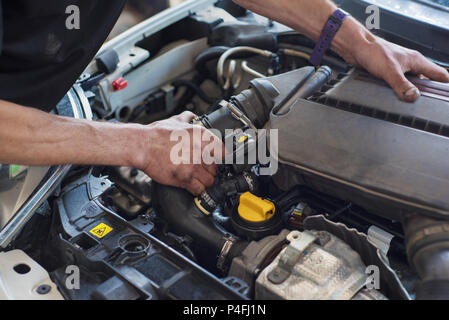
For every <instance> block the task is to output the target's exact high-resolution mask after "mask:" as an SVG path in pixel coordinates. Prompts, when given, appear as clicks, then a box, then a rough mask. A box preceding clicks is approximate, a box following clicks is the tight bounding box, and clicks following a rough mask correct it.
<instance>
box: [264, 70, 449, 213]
mask: <svg viewBox="0 0 449 320" xmlns="http://www.w3.org/2000/svg"><path fill="white" fill-rule="evenodd" d="M414 81H415V82H416V84H417V86H418V87H419V88H420V89H421V91H422V96H421V97H420V98H419V99H418V101H416V102H415V103H406V102H402V101H399V100H398V98H397V97H396V95H395V93H394V92H393V90H392V89H390V88H389V87H388V86H387V85H386V84H385V83H383V82H381V81H379V80H376V79H374V78H372V77H370V76H368V75H367V74H365V73H363V72H361V71H357V70H356V71H353V72H351V73H349V74H344V75H340V76H339V78H338V80H333V81H331V82H330V83H329V85H327V86H325V87H324V89H323V91H322V92H320V93H317V94H314V95H313V96H312V97H311V98H309V99H307V100H306V99H301V98H297V99H294V97H293V98H292V99H290V100H289V104H290V106H289V108H287V109H288V110H289V111H288V113H284V114H282V115H281V114H279V115H278V114H275V113H273V112H272V113H271V115H270V121H269V123H268V127H269V128H271V129H277V130H278V134H279V142H278V150H279V152H278V160H279V163H280V170H278V173H277V174H276V175H275V177H274V179H275V181H276V183H277V184H278V186H279V187H281V188H282V189H287V188H289V187H292V186H294V185H296V184H298V183H299V184H306V185H309V186H312V187H313V188H315V189H317V190H319V191H321V192H324V193H327V194H331V195H333V196H336V197H339V198H341V199H344V200H347V201H351V202H353V203H355V204H358V205H360V206H362V207H364V208H366V209H368V210H371V211H372V212H374V213H377V214H380V215H383V216H386V217H388V218H392V219H398V220H400V219H401V217H402V216H403V215H404V214H406V213H408V212H415V213H416V212H418V213H424V214H428V215H432V216H435V217H440V218H441V217H443V218H447V217H449V161H448V159H447V157H448V151H449V86H448V85H445V84H440V83H436V82H432V81H423V80H419V79H414ZM284 109H285V108H284ZM273 110H276V108H274V109H273ZM271 143H274V142H271Z"/></svg>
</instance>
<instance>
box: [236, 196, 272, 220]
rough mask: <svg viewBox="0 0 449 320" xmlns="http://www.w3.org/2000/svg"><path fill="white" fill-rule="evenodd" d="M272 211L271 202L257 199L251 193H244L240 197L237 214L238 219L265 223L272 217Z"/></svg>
mask: <svg viewBox="0 0 449 320" xmlns="http://www.w3.org/2000/svg"><path fill="white" fill-rule="evenodd" d="M274 211H275V207H274V204H273V202H271V201H269V200H266V199H262V198H259V197H257V196H255V195H253V194H252V193H251V192H245V193H244V194H242V195H241V196H240V204H239V208H238V212H239V215H240V217H241V218H242V219H244V220H246V221H251V222H264V221H267V220H269V219H270V218H271V217H272V216H273V215H274Z"/></svg>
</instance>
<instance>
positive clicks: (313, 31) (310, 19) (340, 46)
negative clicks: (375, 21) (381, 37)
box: [234, 0, 372, 58]
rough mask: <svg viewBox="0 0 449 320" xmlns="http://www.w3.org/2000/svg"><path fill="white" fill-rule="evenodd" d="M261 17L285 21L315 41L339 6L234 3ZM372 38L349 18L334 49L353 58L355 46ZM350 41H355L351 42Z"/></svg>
mask: <svg viewBox="0 0 449 320" xmlns="http://www.w3.org/2000/svg"><path fill="white" fill-rule="evenodd" d="M234 2H236V3H237V4H239V5H241V6H244V7H246V8H248V9H250V10H252V11H254V12H256V13H258V14H261V15H263V16H266V17H269V18H271V19H273V20H276V21H278V22H281V23H283V24H285V25H287V26H289V27H291V28H293V29H295V30H297V31H299V32H301V33H303V34H305V35H307V36H308V37H310V38H311V39H313V40H317V39H318V38H319V36H320V34H321V31H322V29H323V26H324V25H325V23H326V21H327V19H328V18H329V16H330V15H332V13H333V12H334V11H335V10H336V9H337V6H336V5H335V4H334V3H333V2H332V1H329V0H313V1H310V0H275V1H274V0H273V1H272V0H268V1H267V0H234ZM371 38H372V35H371V34H370V32H369V31H368V30H366V29H365V28H364V27H363V26H362V25H361V24H360V23H358V22H357V21H356V20H355V19H354V18H352V17H348V18H346V19H345V22H344V23H343V26H342V28H341V29H340V31H339V32H338V33H337V35H336V37H335V38H334V41H333V42H332V48H333V49H334V50H335V51H337V52H338V53H339V54H340V55H342V56H343V57H345V58H346V57H347V58H349V56H350V54H351V51H352V48H353V46H354V45H357V44H359V43H360V44H362V43H364V42H366V41H369V39H371ZM348 39H350V40H351V41H348Z"/></svg>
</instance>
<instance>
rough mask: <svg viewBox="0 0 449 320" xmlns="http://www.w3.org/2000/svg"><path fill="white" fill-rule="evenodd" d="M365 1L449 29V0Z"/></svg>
mask: <svg viewBox="0 0 449 320" xmlns="http://www.w3.org/2000/svg"><path fill="white" fill-rule="evenodd" d="M367 2H369V3H372V4H375V5H377V6H379V7H383V8H385V9H388V10H391V11H394V12H396V13H398V14H400V15H405V16H409V17H412V18H414V19H416V20H419V21H423V22H426V23H429V24H433V25H437V26H439V27H443V28H445V29H448V30H449V0H370V1H367Z"/></svg>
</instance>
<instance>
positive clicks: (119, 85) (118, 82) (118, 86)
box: [112, 77, 128, 92]
mask: <svg viewBox="0 0 449 320" xmlns="http://www.w3.org/2000/svg"><path fill="white" fill-rule="evenodd" d="M127 86H128V80H125V79H123V78H122V77H120V78H117V79H115V80H114V81H112V89H113V90H114V92H115V91H119V90H122V89H125V88H126V87H127Z"/></svg>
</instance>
